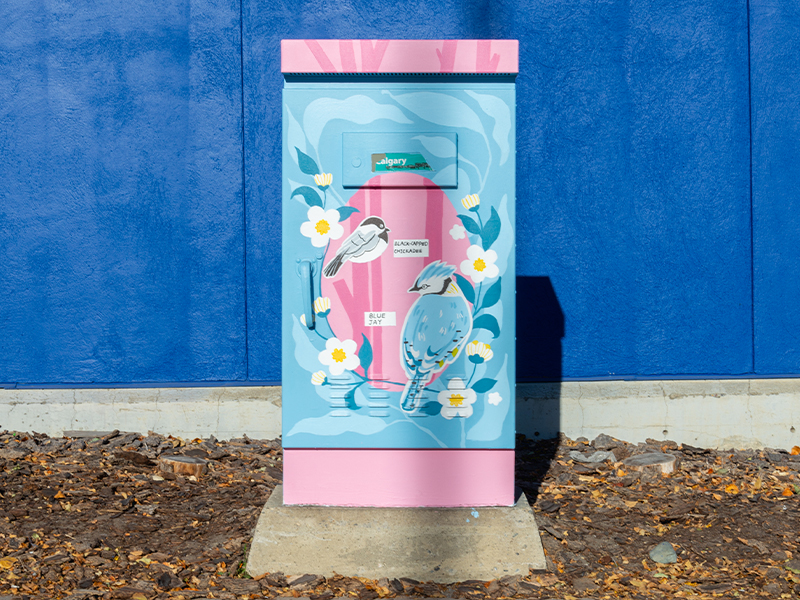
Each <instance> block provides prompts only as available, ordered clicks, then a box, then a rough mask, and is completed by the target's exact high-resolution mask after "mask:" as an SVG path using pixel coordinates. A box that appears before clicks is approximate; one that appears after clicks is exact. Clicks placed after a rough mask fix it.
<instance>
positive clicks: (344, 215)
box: [336, 206, 360, 223]
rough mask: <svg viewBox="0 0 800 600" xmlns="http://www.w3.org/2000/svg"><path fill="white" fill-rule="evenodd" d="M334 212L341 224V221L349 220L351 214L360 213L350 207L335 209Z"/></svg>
mask: <svg viewBox="0 0 800 600" xmlns="http://www.w3.org/2000/svg"><path fill="white" fill-rule="evenodd" d="M336 212H338V213H339V222H340V223H341V222H342V221H345V220H347V219H349V218H350V216H351V215H352V214H353V213H357V212H360V211H359V210H358V209H357V208H354V207H352V206H341V207H339V208H337V209H336Z"/></svg>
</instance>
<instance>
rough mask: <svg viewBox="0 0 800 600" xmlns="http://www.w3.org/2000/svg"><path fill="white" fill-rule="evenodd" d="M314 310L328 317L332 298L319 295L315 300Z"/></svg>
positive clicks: (321, 315)
mask: <svg viewBox="0 0 800 600" xmlns="http://www.w3.org/2000/svg"><path fill="white" fill-rule="evenodd" d="M314 312H315V313H317V314H318V315H319V316H320V317H327V316H328V313H329V312H331V299H330V298H323V297H319V298H317V299H316V300H314Z"/></svg>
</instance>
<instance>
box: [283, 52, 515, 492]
mask: <svg viewBox="0 0 800 600" xmlns="http://www.w3.org/2000/svg"><path fill="white" fill-rule="evenodd" d="M281 61H282V71H283V73H284V77H285V85H284V90H283V266H282V273H283V317H282V318H283V324H282V332H283V446H284V502H285V503H286V504H321V505H344V506H349V505H352V506H479V505H482V506H487V505H512V504H513V503H514V438H515V427H514V425H515V424H514V385H515V384H514V382H515V356H514V346H515V290H514V285H515V265H514V224H515V212H514V209H515V95H514V78H515V74H516V73H517V67H518V48H517V42H516V41H513V40H424V41H422V40H420V41H407V40H406V41H401V40H391V41H389V40H284V41H283V43H282V58H281Z"/></svg>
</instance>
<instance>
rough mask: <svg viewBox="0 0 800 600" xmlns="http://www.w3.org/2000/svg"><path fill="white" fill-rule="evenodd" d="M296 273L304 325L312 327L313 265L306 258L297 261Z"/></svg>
mask: <svg viewBox="0 0 800 600" xmlns="http://www.w3.org/2000/svg"><path fill="white" fill-rule="evenodd" d="M297 275H298V276H299V277H300V298H301V299H302V302H303V314H304V315H305V317H306V327H308V328H309V329H314V311H313V306H314V265H313V263H312V262H311V261H310V260H308V259H305V258H303V259H299V260H298V261H297Z"/></svg>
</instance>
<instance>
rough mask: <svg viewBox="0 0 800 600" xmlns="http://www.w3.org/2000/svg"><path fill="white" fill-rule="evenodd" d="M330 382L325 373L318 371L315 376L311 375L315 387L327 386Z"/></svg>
mask: <svg viewBox="0 0 800 600" xmlns="http://www.w3.org/2000/svg"><path fill="white" fill-rule="evenodd" d="M327 380H328V376H327V375H325V371H317V372H316V373H314V374H313V375H311V383H313V384H314V385H325V382H326V381H327Z"/></svg>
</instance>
